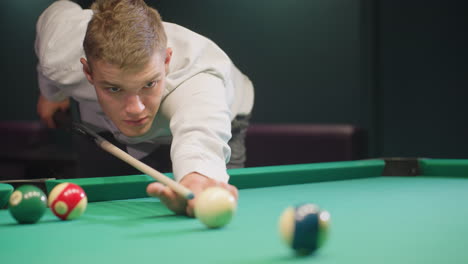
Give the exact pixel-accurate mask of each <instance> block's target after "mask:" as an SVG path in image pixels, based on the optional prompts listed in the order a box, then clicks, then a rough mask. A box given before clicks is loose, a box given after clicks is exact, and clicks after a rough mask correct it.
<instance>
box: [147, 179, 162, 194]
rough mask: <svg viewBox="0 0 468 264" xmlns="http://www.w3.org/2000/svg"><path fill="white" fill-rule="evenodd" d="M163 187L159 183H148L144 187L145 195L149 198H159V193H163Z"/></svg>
mask: <svg viewBox="0 0 468 264" xmlns="http://www.w3.org/2000/svg"><path fill="white" fill-rule="evenodd" d="M164 188H165V186H164V185H163V184H161V183H159V182H153V183H150V184H148V186H147V187H146V193H147V194H148V195H149V196H152V197H158V198H159V197H161V193H162V192H163V190H164Z"/></svg>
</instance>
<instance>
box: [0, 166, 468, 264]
mask: <svg viewBox="0 0 468 264" xmlns="http://www.w3.org/2000/svg"><path fill="white" fill-rule="evenodd" d="M438 162H442V161H438ZM442 163H443V162H442ZM455 163H458V164H455V165H454V166H459V165H462V164H461V163H459V162H455ZM462 163H467V161H464V162H462ZM426 165H427V164H426ZM426 165H424V166H426ZM429 165H430V166H435V167H437V166H438V165H437V164H436V163H434V160H432V163H429ZM429 165H428V166H429ZM382 166H383V164H382V163H381V162H380V161H375V160H374V161H365V162H363V163H360V162H350V163H347V162H345V163H324V164H316V165H313V166H311V165H295V166H276V167H265V168H252V169H239V170H238V171H234V173H233V174H232V175H233V178H235V177H239V179H238V180H239V183H242V182H243V181H247V180H246V179H243V178H242V177H250V178H253V179H251V181H252V182H253V183H252V184H253V185H255V186H257V187H255V188H254V187H252V186H250V187H249V188H242V189H240V200H239V207H238V212H237V214H236V216H235V217H234V219H233V221H232V223H231V224H229V225H228V226H226V227H225V228H222V229H218V230H208V229H206V228H205V227H204V226H203V225H202V224H201V223H199V222H198V220H196V219H190V218H186V217H184V216H175V215H173V214H172V213H171V212H170V211H169V210H168V209H167V208H165V207H164V206H163V205H162V204H161V203H159V201H158V200H157V199H154V198H138V199H126V200H111V201H104V202H94V203H90V204H89V205H88V210H87V211H86V212H85V214H84V215H83V216H82V217H81V218H79V219H77V220H74V221H68V222H62V221H60V220H58V219H57V218H56V217H55V216H54V215H53V214H52V213H51V212H50V211H47V212H46V214H45V216H44V217H43V218H42V219H41V221H40V222H39V223H38V224H35V225H18V224H16V223H15V222H14V220H13V219H12V218H11V216H10V215H9V214H8V211H7V210H0V234H1V235H0V245H1V247H0V263H39V264H46V263H47V264H55V263H61V264H62V263H67V264H75V263H76V264H82V263H113V264H115V263H203V264H209V263H356V264H357V263H359V264H367V263H424V264H428V263H467V262H468V251H467V250H466V244H468V228H467V226H468V224H467V221H466V219H468V207H467V206H465V204H466V201H467V200H468V192H467V191H466V190H468V178H463V177H443V176H444V175H439V176H441V177H433V175H428V176H429V177H425V176H419V177H381V176H379V175H375V174H374V173H379V172H380V171H381V169H382ZM441 166H446V164H442V165H441ZM449 167H450V166H449ZM344 168H345V169H344ZM276 174H278V176H274V175H276ZM268 175H273V176H272V177H273V178H274V179H276V178H278V177H279V178H281V177H287V178H286V179H287V180H284V184H285V185H279V184H278V182H274V185H275V186H268V187H265V186H258V185H259V181H266V178H265V177H267V176H268ZM281 175H282V176H281ZM307 175H310V176H309V177H307ZM327 175H328V176H327ZM132 177H133V176H132ZM257 177H258V179H257ZM119 179H120V180H121V181H119ZM131 179H132V180H136V178H131ZM259 179H262V180H259ZM307 179H308V180H309V181H310V182H308V183H304V181H307ZM319 179H320V180H319ZM87 180H89V179H83V182H85V181H87ZM115 180H117V183H118V184H121V182H122V181H124V182H125V181H126V180H128V179H125V178H117V177H116V178H115ZM140 180H142V179H140ZM93 181H95V180H93ZM108 181H109V182H107V183H106V184H105V185H109V186H112V183H111V182H110V180H108ZM274 181H277V179H276V180H274ZM291 182H293V183H294V182H300V183H301V184H293V183H291ZM245 186H246V185H244V187H245ZM106 188H108V187H106ZM96 190H97V191H100V190H99V189H96ZM304 202H311V203H316V204H318V205H319V206H321V207H322V208H324V209H326V210H328V211H329V212H330V213H331V215H332V220H331V232H330V237H329V241H327V242H326V244H325V246H324V247H323V248H322V249H321V250H320V251H318V252H317V254H315V255H313V256H309V257H305V258H298V257H296V256H295V255H294V254H293V253H292V252H291V250H289V248H288V247H286V246H285V245H284V244H283V242H282V241H281V240H280V237H279V234H278V219H279V216H280V215H281V213H282V211H283V210H284V209H285V208H286V207H288V206H292V205H297V204H300V203H304Z"/></svg>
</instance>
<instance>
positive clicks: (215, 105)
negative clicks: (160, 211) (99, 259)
mask: <svg viewBox="0 0 468 264" xmlns="http://www.w3.org/2000/svg"><path fill="white" fill-rule="evenodd" d="M228 101H229V100H228V98H227V95H226V88H225V87H224V83H223V81H222V80H221V79H220V78H218V77H217V76H215V75H212V74H208V73H199V74H197V75H195V76H194V77H192V78H190V79H189V80H187V81H186V82H184V83H183V84H181V85H180V86H179V87H177V89H175V90H174V91H173V92H172V93H171V94H169V95H168V96H167V98H166V99H165V101H164V102H163V104H162V105H161V109H160V113H159V114H163V115H165V116H167V117H168V119H169V120H170V129H171V132H172V135H173V141H172V146H171V159H172V163H173V172H174V177H175V178H176V180H178V181H179V182H180V183H181V184H183V185H184V186H186V187H187V188H189V189H191V190H192V191H193V193H194V194H195V200H196V199H197V195H198V194H200V193H201V192H202V191H203V190H205V189H206V188H208V187H212V186H220V187H223V188H225V189H227V190H228V191H230V192H231V193H232V194H233V195H234V196H235V197H236V198H237V195H238V193H237V189H236V188H235V187H234V186H232V185H230V184H228V183H227V182H228V180H229V175H228V174H227V170H226V163H227V162H228V160H229V157H230V153H231V151H230V148H229V145H228V141H229V139H230V137H231V112H230V110H229V105H228ZM147 192H148V194H149V195H150V196H155V197H158V198H160V199H161V201H162V202H163V203H164V204H166V205H167V206H168V207H169V208H170V209H171V210H173V211H174V212H176V213H179V214H187V215H189V216H193V209H194V204H195V200H190V201H186V200H184V199H181V197H179V196H177V195H176V194H175V193H174V192H172V191H171V190H170V189H169V188H167V187H164V186H163V185H161V184H159V183H153V184H151V185H149V186H148V188H147Z"/></svg>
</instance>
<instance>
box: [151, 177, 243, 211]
mask: <svg viewBox="0 0 468 264" xmlns="http://www.w3.org/2000/svg"><path fill="white" fill-rule="evenodd" d="M180 183H181V184H182V185H184V186H185V187H187V188H189V189H190V190H192V192H193V193H194V194H195V199H192V200H188V201H187V200H186V199H184V198H183V197H181V196H180V195H178V194H177V193H176V192H174V191H173V190H172V189H170V188H169V187H167V186H165V185H163V184H162V183H159V182H154V183H151V184H149V185H148V187H147V188H146V192H147V193H148V195H150V196H153V197H157V198H159V199H160V200H161V201H162V202H163V203H164V204H165V205H166V206H167V207H168V208H169V209H170V210H172V211H173V212H175V213H177V214H186V215H188V216H190V217H194V213H193V210H194V206H195V201H196V199H197V195H198V194H200V193H201V192H202V191H203V190H205V189H207V188H208V187H213V186H218V187H222V188H224V189H226V190H228V191H229V192H230V193H231V194H232V195H233V196H234V198H235V199H236V200H237V198H238V192H237V188H236V187H234V186H233V185H230V184H228V183H224V182H219V181H216V180H213V179H210V178H208V177H206V176H203V175H201V174H199V173H190V174H188V175H186V176H185V177H184V178H183V179H182V180H181V181H180Z"/></svg>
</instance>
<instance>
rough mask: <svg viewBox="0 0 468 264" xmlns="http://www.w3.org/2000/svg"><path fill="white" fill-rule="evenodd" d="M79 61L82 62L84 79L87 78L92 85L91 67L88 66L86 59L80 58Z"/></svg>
mask: <svg viewBox="0 0 468 264" xmlns="http://www.w3.org/2000/svg"><path fill="white" fill-rule="evenodd" d="M80 62H81V64H83V73H84V74H85V75H86V79H88V82H89V83H90V84H92V85H94V82H93V75H92V74H91V67H90V66H89V63H88V61H87V60H86V59H85V58H81V59H80Z"/></svg>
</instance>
